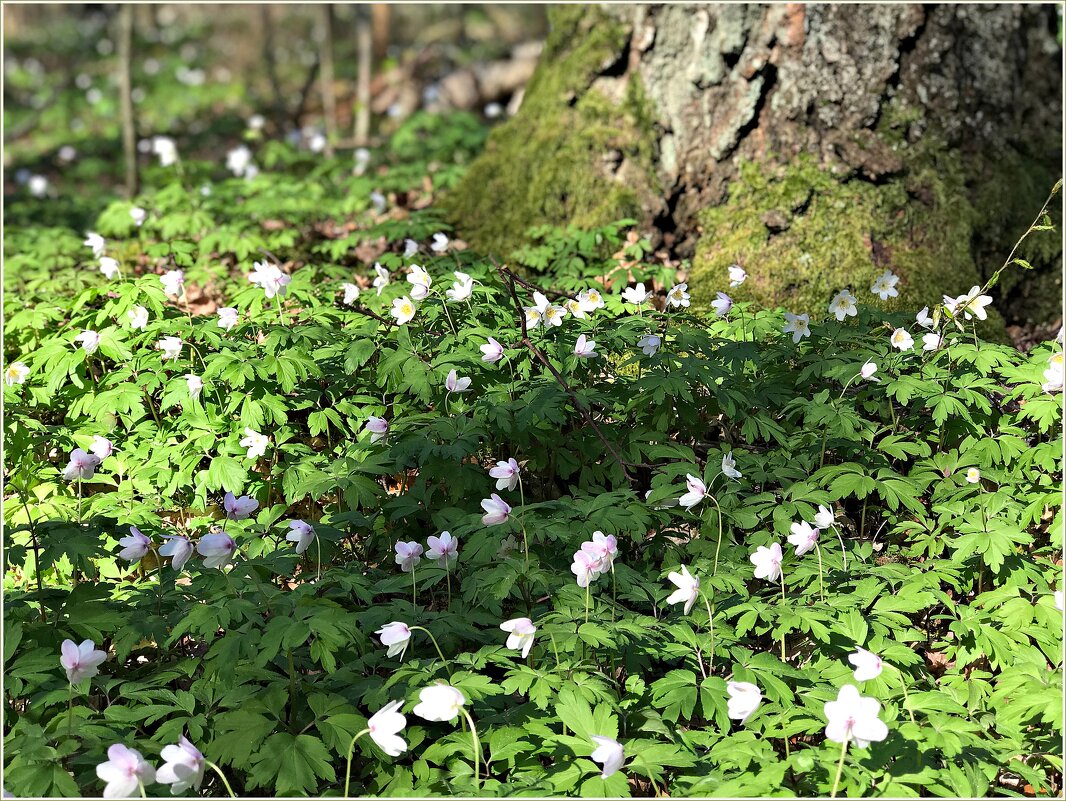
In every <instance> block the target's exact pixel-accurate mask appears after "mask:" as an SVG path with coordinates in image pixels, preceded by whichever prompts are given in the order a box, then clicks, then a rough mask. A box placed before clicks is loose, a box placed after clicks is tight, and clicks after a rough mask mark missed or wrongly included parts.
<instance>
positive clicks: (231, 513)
mask: <svg viewBox="0 0 1066 801" xmlns="http://www.w3.org/2000/svg"><path fill="white" fill-rule="evenodd" d="M222 508H223V509H225V510H226V518H227V519H228V520H244V519H245V518H248V517H251V516H252V512H254V511H255V510H256V509H258V508H259V501H257V500H256V499H255V498H249V497H248V496H247V495H242V496H241V497H239V498H238V497H236V496H235V495H234V494H233V493H232V492H227V493H226V497H225V498H223V499H222Z"/></svg>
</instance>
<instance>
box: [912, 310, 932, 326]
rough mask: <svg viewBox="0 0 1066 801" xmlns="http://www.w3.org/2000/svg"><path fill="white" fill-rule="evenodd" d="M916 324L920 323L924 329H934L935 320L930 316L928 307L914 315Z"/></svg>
mask: <svg viewBox="0 0 1066 801" xmlns="http://www.w3.org/2000/svg"><path fill="white" fill-rule="evenodd" d="M914 322H916V323H918V325H920V326H921V327H922V328H932V327H933V318H932V317H930V316H929V307H928V306H923V307H922V310H921V311H920V312H918V313H917V314H916V315H914Z"/></svg>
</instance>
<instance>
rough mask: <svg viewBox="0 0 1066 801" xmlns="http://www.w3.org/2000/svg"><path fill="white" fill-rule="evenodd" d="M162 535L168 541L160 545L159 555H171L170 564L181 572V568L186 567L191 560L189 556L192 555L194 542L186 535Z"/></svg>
mask: <svg viewBox="0 0 1066 801" xmlns="http://www.w3.org/2000/svg"><path fill="white" fill-rule="evenodd" d="M162 536H163V539H165V540H166V542H164V543H163V545H162V546H160V548H159V555H160V556H169V557H171V559H170V566H171V567H172V568H174V569H175V570H176V571H178V572H179V573H180V572H181V569H182V568H183V567H185V563H186V562H188V561H189V557H190V556H192V552H193V547H192V543H191V542H189V541H188V540H187V539H186V538H185V537H179V536H176V535H173V534H163V535H162Z"/></svg>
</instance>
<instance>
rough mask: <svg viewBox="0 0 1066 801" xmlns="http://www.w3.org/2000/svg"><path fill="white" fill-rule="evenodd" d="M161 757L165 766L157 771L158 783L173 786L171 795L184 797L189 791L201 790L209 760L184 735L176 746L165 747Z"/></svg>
mask: <svg viewBox="0 0 1066 801" xmlns="http://www.w3.org/2000/svg"><path fill="white" fill-rule="evenodd" d="M159 755H160V757H161V758H162V759H163V763H164V765H163V767H161V768H160V769H159V770H158V771H156V781H157V782H159V783H160V784H168V785H171V795H173V796H180V795H183V794H184V792H185V790H188V789H193V790H196V791H198V790H199V786H200V784H201V783H203V782H204V769H205V768H206V767H207V760H206V759H205V758H204V754H201V753H200V752H199V749H197V748H196V747H195V746H194V744H193V743H192V742H190V741H189V739H188V738H185V737H184V735H182V736H181V739H179V740H178V742H177V744H175V746H163V750H162V751H160V753H159Z"/></svg>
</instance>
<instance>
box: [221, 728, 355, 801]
mask: <svg viewBox="0 0 1066 801" xmlns="http://www.w3.org/2000/svg"><path fill="white" fill-rule="evenodd" d="M369 733H370V729H363V730H362V731H361V732H359V733H358V734H356V735H355V737H353V738H352V743H351V745H349V746H348V769H347V770H346V771H345V772H344V797H345V798H348V788H349V787H350V786H351V782H352V754H354V753H355V741H356V740H358V739H359V738H360V737H362V736H363V735H364V734H369ZM208 764H210V763H208ZM212 767H214V766H212ZM227 786H228V785H227ZM230 795H233V793H232V792H231V793H230Z"/></svg>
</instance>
